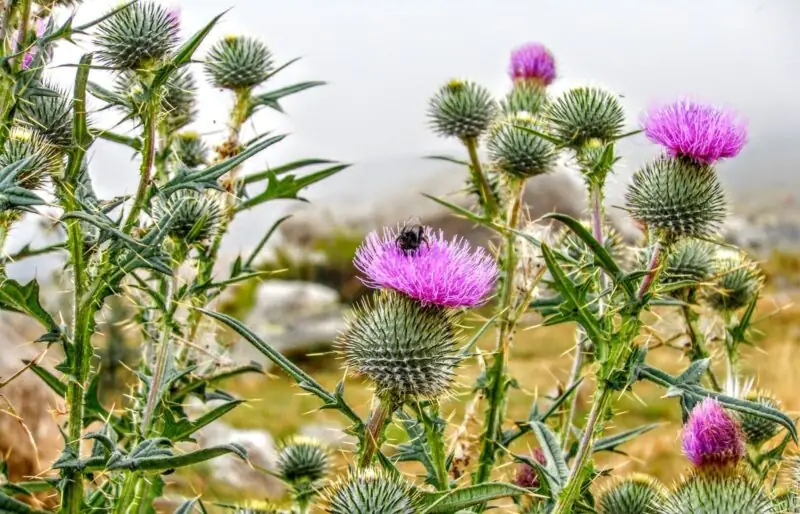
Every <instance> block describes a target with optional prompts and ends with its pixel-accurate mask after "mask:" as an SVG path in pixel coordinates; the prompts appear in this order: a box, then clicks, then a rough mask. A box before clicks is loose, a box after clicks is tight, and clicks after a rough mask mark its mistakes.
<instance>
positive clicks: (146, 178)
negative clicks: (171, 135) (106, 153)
mask: <svg viewBox="0 0 800 514" xmlns="http://www.w3.org/2000/svg"><path fill="white" fill-rule="evenodd" d="M145 109H146V113H145V117H144V147H143V148H142V164H141V166H140V167H139V185H138V187H137V188H136V196H135V197H134V198H133V206H131V211H130V212H129V213H128V218H127V219H126V220H125V224H124V225H123V226H122V230H123V232H125V233H130V231H131V230H132V229H133V227H134V226H135V225H136V222H137V221H138V220H139V213H141V212H142V208H143V207H144V202H145V199H146V197H147V191H148V189H149V188H150V182H151V180H152V177H151V174H152V168H153V158H154V156H155V148H156V120H157V116H158V107H157V103H156V102H154V101H151V102H148V103H147V105H146V106H145Z"/></svg>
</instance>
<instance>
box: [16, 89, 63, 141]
mask: <svg viewBox="0 0 800 514" xmlns="http://www.w3.org/2000/svg"><path fill="white" fill-rule="evenodd" d="M39 87H40V88H42V89H45V90H49V91H50V92H51V94H49V95H47V96H43V95H38V94H37V95H32V96H30V97H28V98H26V99H25V100H24V101H23V102H22V106H21V109H20V111H21V113H20V114H21V118H22V122H23V123H24V124H26V125H27V126H29V127H30V128H31V129H33V130H35V131H37V132H38V133H39V134H40V135H41V136H42V138H43V139H44V140H45V141H46V142H47V143H49V144H50V145H52V146H54V147H56V148H58V149H64V148H66V147H68V146H70V145H71V144H72V99H71V98H70V97H69V95H68V93H67V92H66V91H64V90H62V89H61V88H59V87H57V86H54V85H51V84H46V83H45V84H41V85H40V86H39Z"/></svg>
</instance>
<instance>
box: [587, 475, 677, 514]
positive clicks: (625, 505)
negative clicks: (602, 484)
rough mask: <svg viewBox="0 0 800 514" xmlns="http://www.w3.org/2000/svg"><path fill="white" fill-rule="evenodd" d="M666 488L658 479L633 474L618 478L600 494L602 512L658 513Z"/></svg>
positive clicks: (600, 510)
mask: <svg viewBox="0 0 800 514" xmlns="http://www.w3.org/2000/svg"><path fill="white" fill-rule="evenodd" d="M665 495H666V490H665V488H664V486H663V485H662V484H661V483H660V482H658V481H657V480H656V479H654V478H652V477H650V476H647V475H642V474H638V473H637V474H633V475H631V476H628V477H624V478H621V479H616V480H614V482H613V483H612V484H611V485H610V486H608V487H607V488H606V489H605V490H604V491H603V492H602V493H601V496H600V502H599V507H600V508H599V509H598V512H599V513H600V514H658V513H660V512H661V508H662V504H663V502H664V497H665Z"/></svg>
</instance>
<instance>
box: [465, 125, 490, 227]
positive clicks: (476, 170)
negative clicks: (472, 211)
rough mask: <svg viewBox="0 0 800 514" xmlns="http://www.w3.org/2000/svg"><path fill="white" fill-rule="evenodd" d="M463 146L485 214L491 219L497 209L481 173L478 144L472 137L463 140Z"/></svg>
mask: <svg viewBox="0 0 800 514" xmlns="http://www.w3.org/2000/svg"><path fill="white" fill-rule="evenodd" d="M464 145H465V146H466V147H467V151H468V152H469V160H470V162H471V164H472V165H471V170H472V177H473V180H474V181H475V183H476V184H477V185H478V189H479V190H480V193H481V196H482V197H483V205H484V208H485V209H486V214H487V216H488V217H489V218H492V219H493V218H494V217H495V216H496V215H497V211H498V207H497V202H496V201H495V198H494V195H493V194H492V188H491V186H490V185H489V181H488V179H487V178H486V174H485V173H484V172H483V166H482V165H481V159H480V157H478V143H477V141H476V140H475V138H474V137H471V138H467V139H465V140H464Z"/></svg>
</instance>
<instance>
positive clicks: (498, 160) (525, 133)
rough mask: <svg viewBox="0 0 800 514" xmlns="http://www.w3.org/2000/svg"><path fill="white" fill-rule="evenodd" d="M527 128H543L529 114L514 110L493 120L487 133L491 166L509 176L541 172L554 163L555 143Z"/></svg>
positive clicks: (524, 175)
mask: <svg viewBox="0 0 800 514" xmlns="http://www.w3.org/2000/svg"><path fill="white" fill-rule="evenodd" d="M529 130H535V131H537V132H541V131H543V130H544V129H543V127H542V124H541V123H540V122H539V121H537V120H536V119H534V118H533V117H532V116H530V115H529V114H526V113H514V114H510V115H508V116H507V117H506V118H505V119H504V120H503V121H500V122H498V123H497V124H495V125H494V127H493V128H492V130H491V131H490V133H489V155H490V156H491V158H492V161H493V162H494V164H495V167H496V168H497V169H499V170H500V171H501V172H504V173H507V174H508V175H510V176H511V177H513V178H517V179H527V178H531V177H535V176H537V175H542V174H544V173H547V172H549V171H551V170H552V169H553V165H554V164H555V160H556V156H557V153H556V148H555V146H554V145H553V144H552V143H551V142H549V141H547V140H546V139H544V138H541V137H539V136H538V135H536V134H534V133H532V132H530V131H529Z"/></svg>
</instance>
